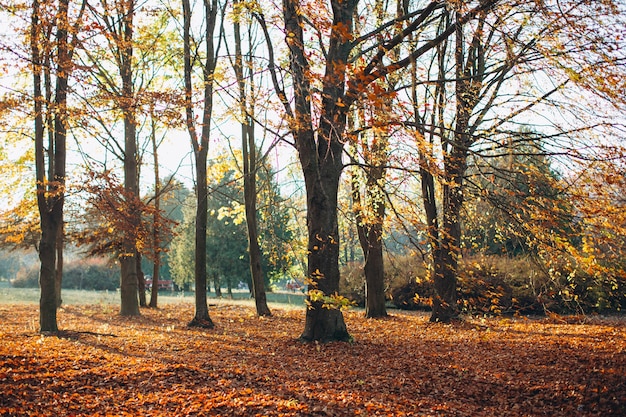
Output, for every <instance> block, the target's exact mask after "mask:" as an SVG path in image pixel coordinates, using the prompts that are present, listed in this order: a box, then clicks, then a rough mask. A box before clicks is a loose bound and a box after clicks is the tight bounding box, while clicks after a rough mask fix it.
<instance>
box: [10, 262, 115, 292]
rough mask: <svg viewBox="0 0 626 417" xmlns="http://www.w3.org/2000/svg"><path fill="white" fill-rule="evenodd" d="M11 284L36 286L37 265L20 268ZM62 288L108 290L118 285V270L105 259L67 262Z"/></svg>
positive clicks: (23, 286)
mask: <svg viewBox="0 0 626 417" xmlns="http://www.w3.org/2000/svg"><path fill="white" fill-rule="evenodd" d="M11 285H12V286H13V287H16V288H37V287H38V286H39V266H38V265H35V266H31V267H28V268H22V269H20V270H19V271H18V272H17V274H16V277H15V279H14V280H13V281H11ZM61 287H62V288H64V289H78V290H96V291H101V290H109V291H114V290H115V289H117V288H118V287H119V270H117V269H116V268H113V267H112V266H111V265H110V263H109V262H108V261H107V260H106V259H102V258H87V259H79V260H75V261H70V262H67V263H66V264H65V265H64V267H63V282H62V283H61Z"/></svg>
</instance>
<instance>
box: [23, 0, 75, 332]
mask: <svg viewBox="0 0 626 417" xmlns="http://www.w3.org/2000/svg"><path fill="white" fill-rule="evenodd" d="M68 9H69V0H61V1H60V2H59V6H58V12H57V16H56V24H57V36H56V41H57V45H56V52H57V60H56V63H57V74H56V76H57V78H56V85H55V98H54V124H53V126H51V127H52V128H53V129H54V132H53V135H51V136H52V137H53V141H51V143H50V144H49V145H48V147H49V148H51V149H48V153H47V155H48V164H49V169H48V172H46V151H45V149H44V135H45V127H44V123H43V120H44V110H43V106H44V101H45V99H44V97H43V94H42V90H41V72H42V70H43V68H42V65H41V63H42V58H43V55H42V51H41V49H40V42H45V41H44V40H43V39H42V36H41V26H40V25H41V24H42V23H41V19H40V18H41V16H40V14H41V9H40V3H39V1H38V0H34V1H33V14H32V21H31V25H32V26H31V54H32V64H33V85H34V92H33V95H34V100H35V105H34V106H35V171H36V179H37V185H36V186H37V205H38V209H39V216H40V226H41V241H40V245H39V259H40V261H41V266H40V272H39V285H40V289H41V294H40V299H39V322H40V331H41V332H56V331H58V324H57V305H58V303H59V298H60V297H59V296H58V295H57V272H58V271H59V267H58V262H59V258H57V248H58V244H59V241H60V240H59V234H60V233H62V226H63V204H64V188H65V157H66V136H67V90H68V77H69V73H70V72H71V69H72V68H71V52H70V45H69V43H68V29H69V20H68ZM48 58H50V57H48ZM48 62H50V60H48ZM46 71H50V68H47V69H46ZM46 104H47V105H50V104H51V103H50V102H49V101H48V102H47V103H46ZM46 174H47V175H46ZM61 241H62V239H61ZM60 260H61V261H62V258H61V259H60Z"/></svg>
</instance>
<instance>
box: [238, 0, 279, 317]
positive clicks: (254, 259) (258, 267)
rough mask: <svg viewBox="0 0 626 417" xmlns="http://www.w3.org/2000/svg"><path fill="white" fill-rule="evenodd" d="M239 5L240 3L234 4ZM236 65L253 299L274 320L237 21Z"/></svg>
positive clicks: (260, 311) (250, 111) (261, 312)
mask: <svg viewBox="0 0 626 417" xmlns="http://www.w3.org/2000/svg"><path fill="white" fill-rule="evenodd" d="M235 4H237V0H235ZM234 32H235V62H234V65H233V68H234V70H235V75H236V76H237V84H238V86H239V107H240V115H241V120H242V121H241V149H242V156H243V196H244V206H245V210H246V226H247V230H248V253H249V256H250V274H251V276H252V288H251V290H252V296H253V297H254V301H255V306H256V312H257V314H258V315H259V316H271V315H272V313H271V312H270V309H269V307H268V306H267V296H266V294H265V282H264V278H263V268H262V264H261V260H262V254H261V246H260V245H259V231H258V222H257V184H256V179H257V177H256V173H257V154H256V143H255V136H254V121H253V120H252V115H253V112H254V105H253V104H250V105H248V103H249V101H252V100H253V99H254V98H253V97H247V94H246V90H247V85H246V80H245V78H244V73H243V53H242V47H241V28H240V24H239V20H238V19H237V20H235V24H234ZM252 85H253V84H252V81H251V82H250V89H249V92H250V95H251V96H253V95H254V87H253V86H252Z"/></svg>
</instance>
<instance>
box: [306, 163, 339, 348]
mask: <svg viewBox="0 0 626 417" xmlns="http://www.w3.org/2000/svg"><path fill="white" fill-rule="evenodd" d="M317 161H318V162H319V169H315V168H313V169H311V166H309V167H308V169H305V168H303V171H304V173H305V175H304V179H305V184H306V189H307V226H308V233H309V242H308V252H309V256H308V261H309V262H308V278H309V285H308V290H309V296H308V297H307V299H308V303H309V308H307V312H306V320H305V325H304V331H303V333H302V335H301V336H300V339H301V340H303V341H307V342H310V341H319V342H330V341H349V340H351V336H350V334H349V333H348V329H347V327H346V324H345V322H344V319H343V314H342V313H341V310H339V309H336V308H327V307H323V301H319V300H318V301H315V300H312V299H311V295H310V294H311V293H312V292H313V291H321V293H322V294H323V295H324V296H333V295H334V294H336V293H337V292H338V291H339V228H338V222H337V191H338V189H339V177H340V175H341V169H342V167H343V165H342V162H341V152H339V153H337V154H335V156H333V155H329V156H327V157H326V158H325V159H322V160H319V159H318V160H317Z"/></svg>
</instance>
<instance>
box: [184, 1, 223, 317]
mask: <svg viewBox="0 0 626 417" xmlns="http://www.w3.org/2000/svg"><path fill="white" fill-rule="evenodd" d="M203 5H204V29H205V32H204V44H205V48H206V50H205V53H204V58H203V59H204V62H202V65H201V69H202V77H201V79H202V80H201V85H202V88H201V91H202V93H203V110H202V123H201V125H200V132H198V128H197V126H196V120H195V117H194V108H195V104H194V101H193V97H194V94H193V92H194V88H193V84H192V71H193V68H194V67H195V66H196V64H198V60H200V59H201V58H200V57H198V56H197V55H196V51H195V50H192V47H195V45H196V43H195V41H194V40H193V39H192V33H191V17H192V9H191V5H190V2H189V0H183V49H184V51H183V54H184V81H185V121H186V126H187V130H188V132H189V137H190V139H191V145H192V147H193V154H194V160H195V180H196V231H195V240H196V243H195V261H194V262H195V272H194V276H195V283H196V302H195V306H196V312H195V315H194V318H193V319H192V320H191V322H190V323H189V325H190V326H198V327H206V328H212V327H213V326H214V325H213V321H212V320H211V317H210V316H209V307H208V305H207V300H206V288H207V282H206V277H207V264H206V261H207V259H206V246H207V198H208V189H207V172H206V170H207V155H208V152H209V136H210V134H211V116H212V112H213V83H214V81H215V80H214V76H215V69H216V67H217V57H218V52H219V44H218V45H217V47H216V45H215V44H214V34H215V29H216V27H217V23H218V20H217V18H218V12H219V9H218V2H217V0H203ZM222 15H223V13H222Z"/></svg>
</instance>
